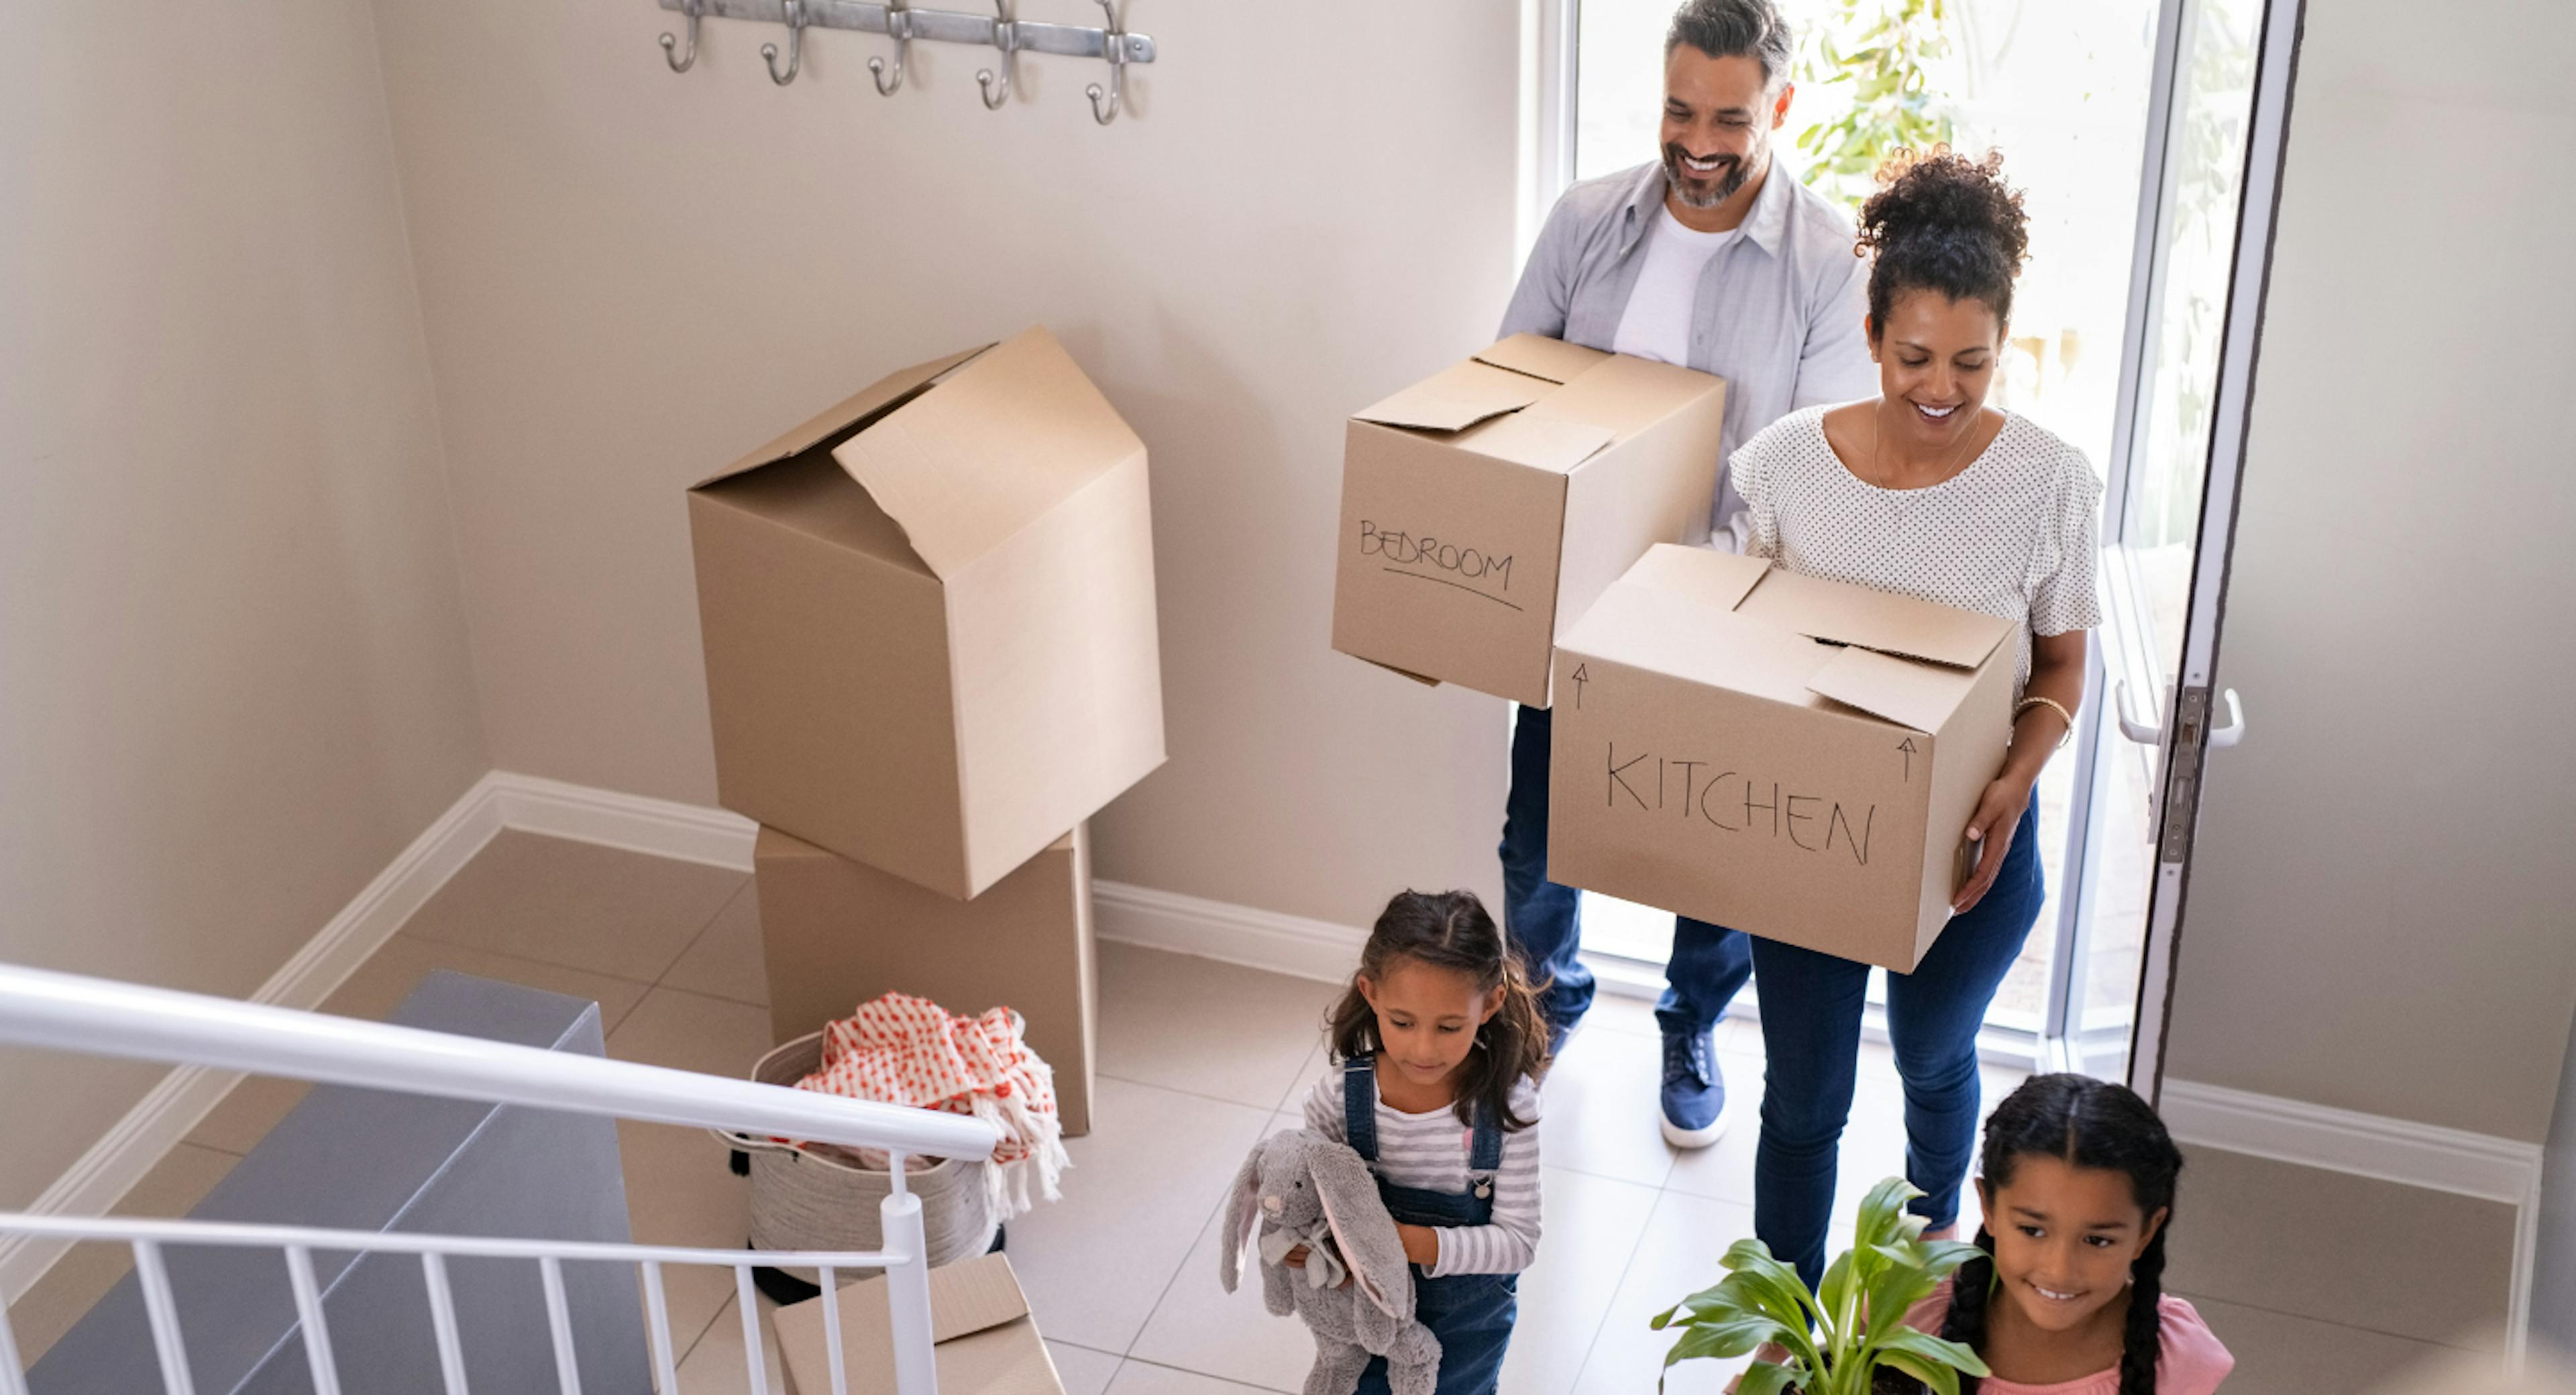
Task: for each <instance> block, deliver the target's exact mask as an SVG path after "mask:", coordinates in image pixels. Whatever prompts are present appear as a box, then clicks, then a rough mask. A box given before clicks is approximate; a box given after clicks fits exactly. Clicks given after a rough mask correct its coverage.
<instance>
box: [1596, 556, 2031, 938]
mask: <svg viewBox="0 0 2576 1395" xmlns="http://www.w3.org/2000/svg"><path fill="white" fill-rule="evenodd" d="M2018 652H2019V651H2018V649H2017V647H2016V646H2015V645H2014V644H2013V642H2012V626H2011V624H2010V623H2009V622H2007V621H2004V620H2000V619H1997V618H1995V617H1994V616H1991V615H1977V614H1973V613H1971V612H1968V611H1964V610H1954V609H1951V608H1950V607H1948V606H1941V605H1934V604H1931V603H1929V602H1926V601H1919V600H1914V599H1911V598H1908V597H1903V596H1892V595H1888V594H1886V593H1884V592H1879V591H1873V590H1869V589H1867V588H1865V587H1860V586H1849V585H1844V584H1842V583H1840V582H1833V581H1819V580H1816V579H1814V578H1811V577H1805V576H1800V575H1798V574H1796V573H1794V572H1789V571H1784V570H1779V569H1776V568H1773V567H1771V566H1769V565H1768V564H1767V563H1765V562H1764V561H1762V560H1761V559H1759V558H1750V557H1736V556H1731V555H1729V554H1726V553H1722V552H1715V551H1711V550H1709V549H1707V548H1701V547H1670V546H1664V547H1657V548H1654V549H1653V550H1651V551H1649V552H1648V553H1647V554H1646V555H1645V556H1644V557H1643V558H1640V559H1639V560H1638V562H1637V565H1636V566H1635V567H1634V568H1633V569H1631V570H1630V571H1629V573H1628V574H1627V575H1626V576H1624V577H1622V578H1620V580H1619V583H1618V584H1617V585H1615V586H1613V587H1611V588H1610V589H1609V590H1608V591H1607V592H1605V593H1603V595H1602V597H1601V599H1600V600H1599V601H1598V602H1596V603H1595V604H1594V605H1593V607H1592V610H1591V613H1589V614H1588V615H1586V616H1584V618H1583V620H1582V622H1581V623H1580V624H1578V625H1576V626H1575V628H1574V631H1573V633H1571V634H1569V635H1567V636H1566V638H1565V641H1564V643H1563V644H1562V645H1561V646H1560V648H1559V650H1558V653H1557V658H1556V685H1557V694H1558V698H1557V703H1556V711H1555V721H1554V733H1555V735H1554V745H1553V747H1552V748H1551V751H1550V762H1551V764H1550V769H1549V781H1548V841H1547V870H1548V876H1549V877H1550V878H1551V879H1552V880H1555V881H1558V882H1561V883H1564V884H1566V885H1568V886H1579V887H1583V888H1585V889H1587V890H1591V891H1598V892H1602V893H1604V894H1606V895H1611V896H1617V897H1620V898H1622V899H1624V900H1630V901H1638V902H1642V903H1644V904H1646V905H1650V906H1659V907H1662V908H1664V909H1666V910H1672V911H1679V912H1681V913H1682V914H1684V915H1688V916H1692V917H1695V918H1697V919H1700V920H1705V921H1708V922H1710V923H1712V924H1716V925H1724V926H1728V927H1731V928H1733V929H1737V930H1742V931H1745V932H1747V933H1749V934H1755V935H1761V936H1764V937H1766V938H1768V939H1774V940H1782V941H1786V942H1787V943H1790V944H1795V945H1803V946H1805V947H1806V948H1809V949H1814V950H1821V951H1823V952H1825V953H1828V954H1835V955H1840V956H1842V957H1843V958H1846V959H1857V960H1861V961H1864V962H1866V963H1871V964H1877V965H1881V966H1883V967H1885V968H1889V969H1893V970H1896V971H1897V972H1900V973H1904V972H1910V971H1911V970H1912V969H1913V968H1914V966H1915V965H1916V964H1917V963H1918V962H1920V961H1921V960H1922V958H1923V955H1924V952H1925V951H1927V950H1929V949H1930V948H1931V947H1932V941H1933V938H1934V937H1935V936H1937V935H1939V934H1940V932H1941V928H1942V927H1943V926H1944V925H1946V924H1947V923H1948V922H1949V916H1950V898H1951V897H1952V896H1953V895H1955V894H1956V892H1957V889H1958V887H1959V885H1960V883H1961V882H1962V881H1964V880H1965V878H1966V869H1965V868H1964V867H1963V866H1962V864H1961V860H1960V857H1959V850H1960V849H1961V848H1962V846H1963V842H1962V834H1964V833H1965V831H1966V829H1967V826H1968V818H1969V816H1970V815H1972V814H1974V813H1975V812H1976V806H1977V801H1978V799H1979V798H1980V797H1981V796H1982V795H1983V794H1984V792H1985V787H1986V785H1987V784H1988V783H1989V782H1991V781H1992V780H1993V779H1994V777H1995V775H1996V774H1997V772H1999V771H2000V770H2001V769H2002V768H2003V760H2004V748H2005V746H2006V744H2007V743H2008V742H2009V740H2010V738H2011V730H2010V725H2011V724H2010V718H2011V711H2010V708H2011V702H2012V685H2013V673H2014V668H2015V666H2016V664H2017V662H2018Z"/></svg>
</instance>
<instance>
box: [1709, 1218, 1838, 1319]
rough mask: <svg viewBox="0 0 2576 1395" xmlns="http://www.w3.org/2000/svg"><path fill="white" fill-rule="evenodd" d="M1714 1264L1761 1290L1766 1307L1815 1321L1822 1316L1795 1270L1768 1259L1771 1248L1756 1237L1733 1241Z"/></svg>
mask: <svg viewBox="0 0 2576 1395" xmlns="http://www.w3.org/2000/svg"><path fill="white" fill-rule="evenodd" d="M1718 1263H1720V1264H1722V1265H1724V1266H1726V1267H1727V1268H1728V1269H1729V1270H1731V1271H1733V1272H1735V1273H1736V1274H1739V1275H1742V1276H1744V1279H1745V1282H1746V1283H1747V1284H1748V1285H1751V1286H1752V1287H1754V1288H1755V1289H1756V1291H1758V1292H1759V1293H1761V1295H1762V1298H1763V1307H1764V1308H1765V1309H1766V1310H1768V1309H1771V1308H1773V1307H1775V1306H1776V1307H1778V1308H1780V1309H1782V1310H1785V1311H1791V1312H1799V1313H1801V1314H1802V1316H1805V1317H1808V1318H1813V1319H1817V1320H1821V1319H1822V1318H1823V1317H1824V1316H1825V1311H1824V1309H1823V1308H1822V1307H1820V1306H1818V1305H1817V1303H1816V1296H1815V1295H1814V1294H1812V1293H1809V1292H1808V1291H1807V1283H1806V1281H1805V1280H1804V1279H1801V1278H1799V1277H1798V1271H1797V1270H1795V1269H1792V1268H1790V1267H1789V1266H1788V1265H1785V1264H1782V1263H1781V1262H1780V1261H1778V1260H1776V1259H1774V1258H1772V1257H1771V1247H1770V1246H1768V1245H1765V1244H1763V1243H1762V1242H1761V1241H1760V1240H1757V1239H1754V1238H1752V1237H1750V1236H1747V1237H1746V1238H1744V1239H1742V1240H1738V1241H1736V1242H1735V1243H1734V1244H1733V1245H1731V1246H1729V1247H1728V1248H1727V1251H1726V1254H1725V1255H1724V1256H1723V1257H1721V1258H1720V1259H1719V1260H1718Z"/></svg>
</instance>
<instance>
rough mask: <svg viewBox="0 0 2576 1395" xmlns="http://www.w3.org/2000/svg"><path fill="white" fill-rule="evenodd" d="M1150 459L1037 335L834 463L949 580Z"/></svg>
mask: <svg viewBox="0 0 2576 1395" xmlns="http://www.w3.org/2000/svg"><path fill="white" fill-rule="evenodd" d="M1144 449H1145V445H1144V442H1142V441H1139V440H1138V439H1137V438H1136V433H1135V432H1133V431H1131V430H1129V429H1128V427H1127V423H1126V422H1125V421H1123V420H1121V419H1120V418H1119V415H1118V412H1117V409H1115V408H1113V407H1111V406H1110V405H1109V400H1108V399H1107V398H1104V397H1102V396H1101V395H1100V389H1098V388H1096V387H1093V386H1092V384H1091V380H1090V379H1089V378H1086V377H1084V376H1083V374H1082V369H1081V368H1080V367H1078V366H1076V365H1075V363H1074V361H1073V358H1072V356H1071V355H1069V354H1067V353H1066V352H1065V351H1064V347H1063V346H1062V345H1061V344H1058V343H1057V342H1056V339H1055V336H1054V335H1052V334H1049V333H1048V332H1047V331H1046V329H1045V328H1044V327H1043V326H1040V327H1036V328H1032V329H1029V330H1026V331H1024V332H1023V333H1021V334H1020V335H1018V336H1017V337H1015V338H1012V339H1009V340H1006V341H1004V342H1003V343H1001V344H998V345H996V346H994V347H993V348H991V349H989V350H986V351H985V352H984V353H983V354H981V355H980V356H978V357H976V358H975V359H974V360H973V361H971V362H968V363H965V364H964V365H962V366H960V367H959V368H957V369H956V371H954V372H953V373H950V374H949V375H948V376H947V377H946V378H945V379H943V380H941V382H940V383H939V385H938V389H937V390H936V391H933V392H925V393H922V394H920V395H919V396H916V397H914V398H913V399H912V400H911V401H909V402H906V403H904V404H903V405H901V406H899V407H897V408H895V409H894V410H893V411H892V412H889V413H887V414H886V415H885V416H884V417H882V418H880V419H879V420H878V421H876V422H875V423H874V424H873V425H871V426H869V427H868V428H867V429H866V430H864V431H861V432H860V433H859V434H857V435H855V436H853V437H851V438H850V439H848V440H847V441H844V442H842V443H841V444H840V445H838V446H835V447H834V448H833V450H832V457H833V458H834V459H835V460H838V461H839V462H840V464H841V468H842V469H844V470H846V471H848V472H849V474H850V477H851V478H852V479H855V480H857V481H858V482H859V484H860V486H861V487H863V488H865V489H866V490H867V491H868V494H869V496H870V497H872V498H874V499H875V500H876V501H877V506H878V507H879V508H882V509H884V510H885V511H886V513H887V514H888V515H890V516H891V517H892V518H893V519H894V521H895V522H896V523H898V524H900V525H901V526H902V528H903V531H904V536H905V537H906V538H907V539H908V540H909V541H910V542H911V543H912V549H913V551H914V552H916V553H919V554H920V555H921V560H922V561H924V562H926V563H928V564H929V566H930V570H931V571H932V572H934V573H936V574H937V575H938V576H939V577H941V578H942V579H943V580H944V579H947V578H950V577H953V576H955V575H956V574H957V572H958V571H959V570H960V569H961V568H963V567H965V566H966V565H967V564H968V563H970V562H972V561H974V560H975V559H976V558H977V557H980V556H982V555H983V554H984V553H986V552H989V551H991V550H992V549H993V548H994V547H995V546H996V545H998V544H999V543H1001V542H1002V540H1004V539H1006V538H1008V537H1010V536H1011V535H1012V534H1014V533H1017V532H1018V531H1019V530H1020V529H1021V528H1023V527H1025V526H1027V525H1028V523H1029V522H1030V521H1031V520H1033V519H1036V518H1037V517H1039V516H1040V515H1042V514H1044V513H1046V512H1047V511H1048V510H1050V509H1053V508H1054V507H1055V506H1056V505H1057V504H1059V503H1062V502H1063V501H1064V500H1065V499H1066V498H1067V497H1068V496H1070V495H1071V494H1073V493H1074V491H1076V490H1078V489H1081V488H1082V487H1083V486H1084V485H1087V484H1089V483H1090V482H1091V481H1092V480H1094V479H1096V478H1098V477H1099V476H1100V475H1102V474H1103V473H1105V472H1107V471H1108V470H1110V469H1111V468H1113V467H1115V466H1116V465H1118V464H1120V463H1121V462H1123V461H1126V460H1130V459H1133V458H1134V457H1136V456H1137V455H1139V454H1141V453H1143V451H1144Z"/></svg>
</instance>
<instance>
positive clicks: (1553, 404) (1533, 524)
mask: <svg viewBox="0 0 2576 1395" xmlns="http://www.w3.org/2000/svg"><path fill="white" fill-rule="evenodd" d="M1725 419H1726V383H1725V382H1724V380H1722V379H1718V378H1712V377H1710V376H1709V375H1707V374H1705V373H1695V372H1692V371H1691V370H1690V369H1687V368H1675V367H1673V366H1671V365H1669V364H1662V363H1656V362H1653V361H1651V360H1648V359H1641V358H1626V357H1622V356H1619V355H1616V354H1605V353H1602V352H1600V351H1598V350H1595V349H1587V348H1583V347H1581V346H1579V345H1575V344H1567V343H1563V342H1561V341H1559V340H1555V339H1546V338H1541V337H1540V336H1538V335H1534V334H1516V335H1513V336H1512V337H1511V338H1509V339H1506V340H1504V341H1502V342H1501V343H1499V344H1496V345H1494V346H1493V347H1492V348H1490V349H1487V350H1485V351H1484V352H1483V353H1480V354H1478V355H1476V356H1475V357H1474V358H1471V359H1468V360H1467V361H1466V362H1464V363H1460V364H1456V365H1453V366H1451V367H1450V368H1448V369H1446V370H1443V371H1442V372H1441V373H1440V374H1438V375H1437V376H1435V377H1433V378H1430V379H1428V380H1426V381H1424V382H1421V383H1418V384H1416V385H1414V386H1413V387H1410V388H1407V389H1405V390H1404V391H1402V392H1399V393H1397V394H1396V395H1395V396H1393V397H1390V398H1388V399H1386V400H1385V401H1383V402H1380V403H1378V404H1377V405H1376V406H1374V407H1370V408H1368V409H1367V410H1365V411H1362V412H1360V413H1359V414H1357V415H1356V416H1354V417H1352V418H1351V422H1350V426H1349V429H1348V435H1347V438H1346V445H1345V447H1344V452H1343V459H1342V527H1341V543H1340V555H1339V561H1338V563H1337V566H1336V571H1335V576H1334V582H1333V647H1334V648H1335V649H1338V650H1340V651H1342V652H1343V653H1345V654H1352V655H1356V656H1358V657H1359V658H1363V659H1366V660H1369V661H1370V662H1372V663H1375V664H1379V665H1382V666H1384V667H1387V668H1391V669H1394V670H1396V671H1398V672H1400V673H1403V674H1406V675H1408V676H1410V677H1414V678H1419V679H1422V680H1425V681H1429V682H1442V683H1456V684H1459V685H1461V686H1462V687H1468V688H1474V689H1476V690H1477V691H1479V692H1486V693H1492V694H1494V695H1495V696H1497V697H1505V698H1511V699H1513V700H1515V701H1519V702H1525V703H1530V704H1532V705H1535V706H1540V707H1544V706H1546V705H1547V704H1548V656H1549V652H1550V646H1551V645H1553V644H1554V643H1555V641H1556V639H1557V636H1559V635H1560V634H1562V633H1564V632H1565V630H1566V628H1567V627H1569V626H1570V625H1572V624H1573V623H1574V621H1576V620H1577V619H1579V618H1581V616H1582V615H1583V612H1584V611H1585V609H1587V608H1588V607H1590V605H1591V604H1592V601H1593V598H1594V597H1596V596H1598V595H1600V594H1601V592H1602V591H1603V589H1605V588H1606V587H1608V586H1609V585H1610V583H1611V582H1613V581H1615V580H1617V579H1618V577H1619V574H1620V573H1621V572H1624V571H1626V570H1627V569H1628V564H1629V563H1631V562H1634V561H1636V560H1637V557H1638V555H1639V554H1641V553H1643V552H1644V551H1645V550H1646V548H1647V547H1648V546H1650V545H1652V544H1654V543H1658V542H1681V541H1684V540H1685V539H1688V538H1690V537H1693V536H1695V535H1697V534H1698V533H1699V532H1701V531H1704V530H1705V529H1706V527H1707V523H1708V511H1709V506H1710V501H1711V499H1712V498H1713V497H1714V495H1715V493H1716V489H1717V471H1718V466H1719V462H1718V458H1717V457H1718V433H1719V430H1720V428H1721V427H1722V426H1723V425H1724V422H1725Z"/></svg>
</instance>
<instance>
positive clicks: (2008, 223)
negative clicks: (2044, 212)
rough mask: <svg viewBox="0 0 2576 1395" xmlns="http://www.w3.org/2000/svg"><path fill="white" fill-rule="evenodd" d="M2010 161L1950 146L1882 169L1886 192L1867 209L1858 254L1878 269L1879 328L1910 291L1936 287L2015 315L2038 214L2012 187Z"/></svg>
mask: <svg viewBox="0 0 2576 1395" xmlns="http://www.w3.org/2000/svg"><path fill="white" fill-rule="evenodd" d="M2003 166H2004V157H2003V155H2002V154H2001V153H2000V152H1997V151H1991V150H1990V151H1988V152H1986V155H1985V157H1984V158H1983V159H1974V160H1972V159H1970V158H1968V157H1967V156H1965V155H1957V154H1953V153H1951V151H1950V149H1949V147H1947V146H1935V147H1933V148H1932V149H1931V150H1930V151H1926V152H1916V151H1906V152H1903V153H1900V154H1899V155H1898V156H1897V157H1896V158H1895V159H1893V160H1890V161H1889V162H1888V163H1887V164H1886V165H1884V166H1882V167H1881V168H1880V170H1879V172H1878V179H1879V184H1880V186H1881V187H1880V189H1879V191H1878V192H1877V193H1875V194H1873V195H1871V196H1870V199H1869V202H1868V203H1866V204H1863V205H1862V206H1861V210H1860V242H1859V247H1858V250H1859V251H1860V252H1861V254H1863V255H1865V256H1871V257H1873V258H1875V261H1874V264H1873V265H1872V266H1871V268H1870V278H1869V313H1870V318H1871V321H1872V323H1874V324H1885V323H1886V322H1887V312H1888V307H1889V306H1890V305H1891V304H1892V303H1893V302H1894V300H1895V299H1896V296H1897V295H1898V294H1899V293H1901V292H1904V291H1911V290H1935V291H1939V292H1941V293H1943V294H1944V295H1946V296H1948V297H1949V298H1950V299H1952V300H1967V299H1975V300H1981V301H1984V302H1985V303H1986V304H1988V305H1990V306H1992V307H1993V308H1994V311H1995V315H1996V317H1997V318H1998V319H2008V318H2010V316H2011V311H2012V284H2013V279H2014V278H2015V277H2016V276H2018V275H2019V274H2020V272H2021V264H2022V261H2023V260H2024V259H2025V258H2026V257H2028V256H2029V254H2030V216H2029V214H2027V213H2025V212H2024V211H2023V210H2022V203H2021V200H2022V196H2021V191H2020V190H2018V189H2015V188H2013V187H2011V186H2010V185H2008V184H2006V183H2004V179H2003Z"/></svg>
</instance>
